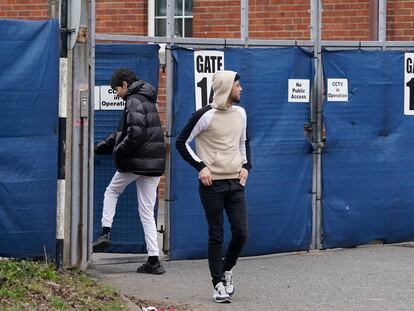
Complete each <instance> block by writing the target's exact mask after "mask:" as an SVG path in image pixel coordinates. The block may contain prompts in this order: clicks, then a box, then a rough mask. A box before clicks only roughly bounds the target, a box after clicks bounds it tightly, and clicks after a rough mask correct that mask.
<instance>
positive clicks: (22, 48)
mask: <svg viewBox="0 0 414 311" xmlns="http://www.w3.org/2000/svg"><path fill="white" fill-rule="evenodd" d="M58 38H59V24H58V22H57V21H56V20H49V21H16V20H0V68H1V70H0V110H1V114H0V256H4V257H18V258H23V257H37V256H44V255H45V254H46V255H48V256H54V254H55V245H56V200H57V198H56V186H57V158H58V151H57V128H58V106H59V46H58Z"/></svg>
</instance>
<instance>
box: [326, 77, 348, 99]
mask: <svg viewBox="0 0 414 311" xmlns="http://www.w3.org/2000/svg"><path fill="white" fill-rule="evenodd" d="M327 83H328V92H327V95H326V98H327V101H328V102H347V101H348V79H328V80H327Z"/></svg>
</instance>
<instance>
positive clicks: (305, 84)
mask: <svg viewBox="0 0 414 311" xmlns="http://www.w3.org/2000/svg"><path fill="white" fill-rule="evenodd" d="M309 85H310V83H309V79H289V81H288V88H289V90H288V102H290V103H309Z"/></svg>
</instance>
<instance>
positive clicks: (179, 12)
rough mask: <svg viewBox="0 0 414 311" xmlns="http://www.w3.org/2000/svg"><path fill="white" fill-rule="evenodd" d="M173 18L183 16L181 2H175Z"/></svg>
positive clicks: (180, 0)
mask: <svg viewBox="0 0 414 311" xmlns="http://www.w3.org/2000/svg"><path fill="white" fill-rule="evenodd" d="M174 14H175V16H182V15H183V0H175V12H174Z"/></svg>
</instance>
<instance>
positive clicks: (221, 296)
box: [213, 282, 231, 303]
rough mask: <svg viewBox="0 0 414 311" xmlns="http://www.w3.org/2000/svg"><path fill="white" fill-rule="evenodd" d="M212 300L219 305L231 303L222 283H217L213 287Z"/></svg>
mask: <svg viewBox="0 0 414 311" xmlns="http://www.w3.org/2000/svg"><path fill="white" fill-rule="evenodd" d="M213 299H214V301H215V302H219V303H223V302H224V303H226V302H227V303H228V302H231V298H230V296H229V294H227V292H226V288H225V287H224V285H223V282H220V283H218V284H217V285H216V286H215V287H214V291H213Z"/></svg>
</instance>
